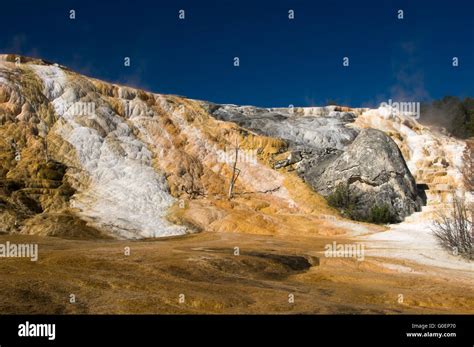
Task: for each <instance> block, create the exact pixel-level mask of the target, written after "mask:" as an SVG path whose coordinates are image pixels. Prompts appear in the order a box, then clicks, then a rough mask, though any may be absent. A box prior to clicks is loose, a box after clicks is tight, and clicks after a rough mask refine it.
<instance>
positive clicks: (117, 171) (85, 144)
mask: <svg viewBox="0 0 474 347" xmlns="http://www.w3.org/2000/svg"><path fill="white" fill-rule="evenodd" d="M33 69H34V71H35V72H36V74H37V75H38V77H39V78H40V79H41V81H42V82H43V85H44V95H46V96H47V98H48V99H49V100H50V101H51V102H52V104H53V105H54V108H55V110H56V114H57V115H58V116H59V117H60V120H59V121H58V122H56V124H55V127H54V133H55V134H57V135H59V136H60V137H62V138H63V139H64V140H65V141H67V142H68V143H69V144H71V145H72V146H73V148H74V149H75V153H74V155H75V156H76V158H77V163H78V164H80V168H79V170H80V171H81V175H86V177H87V182H88V184H87V186H86V188H85V189H81V190H80V191H79V193H77V194H76V195H75V196H74V198H73V201H72V204H71V206H72V207H73V208H77V209H78V210H79V214H80V215H81V216H82V217H83V218H84V219H85V220H88V221H90V223H92V224H93V225H96V226H97V227H99V228H101V229H105V230H107V231H109V232H112V233H113V234H114V235H115V236H118V237H123V238H143V237H159V236H167V235H179V234H184V233H185V228H184V227H180V226H175V225H172V224H171V223H169V222H168V221H167V220H166V219H165V218H164V217H165V214H166V211H167V209H168V208H169V207H170V206H171V204H172V203H173V202H174V199H173V197H172V196H171V195H170V194H169V190H168V186H167V183H166V180H165V177H164V175H163V174H160V173H158V172H156V171H155V170H154V169H153V168H152V166H151V160H152V154H151V152H150V151H149V150H148V149H147V146H146V145H145V144H144V143H143V142H142V141H141V140H139V139H138V138H137V137H136V136H135V135H134V133H133V131H132V129H131V127H130V125H129V123H128V122H127V120H126V119H124V118H123V117H120V116H119V115H117V114H116V113H115V112H114V111H113V110H112V109H111V108H110V106H109V105H108V104H107V103H106V102H105V101H104V100H102V99H101V97H100V95H99V94H97V93H96V92H95V91H94V88H93V86H92V85H87V84H86V85H84V84H83V83H82V84H81V85H79V83H78V82H76V81H74V80H73V79H68V76H67V75H66V74H65V73H64V72H63V71H62V70H61V69H60V68H58V67H55V66H39V65H34V66H33ZM85 95H89V96H91V95H92V96H94V98H92V99H91V100H90V101H88V99H87V98H84V97H83V96H85ZM79 102H91V103H92V104H93V106H94V107H93V109H94V112H93V113H92V114H79V115H78V114H75V107H74V103H79ZM131 118H132V119H133V115H132V117H131ZM81 180H84V178H82V179H81Z"/></svg>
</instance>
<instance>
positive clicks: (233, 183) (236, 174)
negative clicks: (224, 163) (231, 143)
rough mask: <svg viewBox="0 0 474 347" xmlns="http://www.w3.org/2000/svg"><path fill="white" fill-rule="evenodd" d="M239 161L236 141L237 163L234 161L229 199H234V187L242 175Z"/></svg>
mask: <svg viewBox="0 0 474 347" xmlns="http://www.w3.org/2000/svg"><path fill="white" fill-rule="evenodd" d="M238 159H239V145H238V143H237V141H236V143H235V161H234V165H233V167H232V178H231V179H230V185H229V193H228V199H229V200H230V199H232V198H233V196H234V195H233V191H234V186H235V182H236V181H237V178H238V177H239V174H240V170H239V169H237V161H238Z"/></svg>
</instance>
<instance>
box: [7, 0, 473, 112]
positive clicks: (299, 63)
mask: <svg viewBox="0 0 474 347" xmlns="http://www.w3.org/2000/svg"><path fill="white" fill-rule="evenodd" d="M70 9H75V10H76V19H75V20H70V19H69V10H70ZM180 9H184V10H185V11H186V19H185V20H178V11H179V10H180ZM289 9H293V10H294V11H295V19H294V20H289V19H288V10H289ZM398 9H403V10H404V15H405V19H404V20H398V19H397V10H398ZM473 15H474V1H472V0H450V1H446V0H416V1H413V0H393V1H391V0H383V1H377V0H373V1H368V0H357V1H354V0H344V1H336V0H334V1H329V0H327V1H316V0H280V1H278V0H274V1H263V0H261V1H258V0H253V1H249V0H244V1H242V0H238V1H237V0H216V1H209V0H173V1H163V0H155V1H141V0H135V1H120V0H116V1H97V0H96V1H84V0H81V1H70V0H62V1H52V0H49V1H48V0H43V1H38V0H31V1H26V0H15V1H6V2H3V3H2V9H1V12H0V23H1V24H2V29H1V31H0V52H2V53H17V54H24V55H30V56H36V57H41V58H43V59H46V60H50V61H53V62H58V63H60V64H63V65H66V66H68V67H70V68H72V69H73V70H76V71H78V72H81V73H84V74H86V75H89V76H93V77H96V78H100V79H104V80H106V81H110V82H117V83H124V84H128V85H133V86H136V87H141V88H144V89H147V90H151V91H154V92H158V93H170V94H179V95H184V96H188V97H191V98H196V99H204V100H209V101H214V102H219V103H235V104H251V105H258V106H288V105H289V104H293V105H295V106H310V105H320V104H324V103H325V102H326V101H327V100H328V99H332V100H336V101H338V102H339V103H343V104H348V105H351V106H364V105H375V104H377V103H379V102H381V101H386V100H387V99H389V98H392V99H394V100H398V99H402V98H405V99H409V100H411V101H423V100H428V99H432V98H440V97H442V96H445V95H457V96H460V97H464V96H474V24H473V19H472V18H473ZM125 56H129V57H130V58H131V66H130V67H124V66H123V59H124V57H125ZM236 56H237V57H239V58H240V67H238V68H236V67H234V66H233V58H234V57H236ZM344 56H347V57H349V58H350V66H349V67H347V68H345V67H343V66H342V58H343V57H344ZM453 56H456V57H459V64H460V66H459V67H457V68H453V67H452V65H451V63H452V57H453Z"/></svg>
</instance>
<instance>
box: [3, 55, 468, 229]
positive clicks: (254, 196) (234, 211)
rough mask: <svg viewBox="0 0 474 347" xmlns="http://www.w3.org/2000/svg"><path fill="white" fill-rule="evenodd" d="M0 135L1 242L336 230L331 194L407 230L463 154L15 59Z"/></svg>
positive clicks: (348, 118)
mask: <svg viewBox="0 0 474 347" xmlns="http://www.w3.org/2000/svg"><path fill="white" fill-rule="evenodd" d="M377 129H379V130H377ZM380 130H382V131H380ZM0 135H1V136H0V156H1V157H2V161H1V167H0V226H1V228H2V230H1V231H3V232H6V233H22V234H39V235H57V236H63V237H74V238H90V237H100V238H108V237H115V238H146V237H160V236H170V235H181V234H185V233H187V232H194V231H201V230H210V231H228V232H250V233H262V234H275V233H278V234H286V233H292V234H294V233H301V234H328V233H329V234H331V233H333V234H334V233H336V234H338V233H345V232H347V229H348V225H349V226H351V225H352V227H350V228H351V229H352V230H353V229H354V228H355V227H354V225H355V224H350V223H349V222H346V221H344V222H343V223H341V217H340V216H339V213H338V211H336V210H334V209H332V208H330V207H328V205H327V203H326V200H325V199H324V198H323V196H327V195H329V194H331V193H332V192H333V191H334V189H335V188H336V186H337V185H338V184H339V183H344V184H347V185H348V187H349V190H350V191H351V194H353V195H354V196H355V197H356V201H357V206H356V208H357V209H358V210H359V212H360V214H364V213H367V211H369V210H370V208H371V207H373V206H382V205H383V206H387V207H388V208H389V209H390V211H391V213H392V214H393V215H394V216H395V217H396V220H397V221H402V220H404V219H405V218H406V217H407V216H409V215H411V214H412V213H414V212H415V211H420V209H421V207H422V205H423V203H424V202H425V200H426V198H427V199H428V204H434V203H435V202H434V201H435V199H438V198H439V199H440V203H441V202H443V201H444V200H443V193H441V192H443V191H447V190H450V189H453V188H454V189H458V188H459V189H460V186H459V184H460V183H459V182H460V179H459V166H460V165H462V162H461V161H460V155H462V150H463V147H464V144H463V142H462V141H457V140H454V139H451V138H448V137H446V136H444V135H438V134H435V133H433V132H431V131H430V130H429V129H428V128H425V127H422V126H421V125H419V124H418V123H417V122H416V121H414V120H411V119H408V118H407V119H402V118H399V119H388V118H387V117H383V114H382V113H381V112H380V111H379V110H366V109H348V108H341V107H327V108H289V109H261V108H255V107H242V106H234V105H216V104H212V103H209V102H203V101H198V100H191V99H187V98H183V97H177V96H172V95H160V94H152V93H148V92H145V91H143V90H138V89H134V88H129V87H125V86H119V85H114V84H110V83H105V82H103V81H99V80H96V79H92V78H88V77H85V76H81V75H79V74H76V73H74V72H72V71H70V70H68V69H67V68H65V67H62V66H58V65H57V64H50V63H47V62H44V61H41V60H36V59H29V58H25V57H17V56H13V55H3V56H0ZM236 146H237V147H238V148H239V149H238V153H239V154H238V155H239V156H238V158H239V159H238V163H237V168H238V173H239V174H238V178H237V180H236V186H235V189H234V194H233V198H232V199H230V200H229V199H228V190H229V183H230V180H231V177H232V168H233V162H234V160H235V154H234V153H235V147H236ZM412 174H413V175H412ZM423 189H428V190H427V192H426V196H425V195H424V193H423ZM348 223H349V224H348ZM341 225H344V226H341ZM369 228H370V227H369Z"/></svg>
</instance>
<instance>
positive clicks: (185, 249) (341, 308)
mask: <svg viewBox="0 0 474 347" xmlns="http://www.w3.org/2000/svg"><path fill="white" fill-rule="evenodd" d="M334 239H335V237H334V236H333V237H331V239H325V238H324V237H293V238H292V237H289V236H285V237H281V236H268V235H250V234H241V233H215V232H204V233H199V234H194V235H189V236H185V237H180V238H170V239H161V240H150V241H111V240H95V241H77V240H65V239H59V238H53V237H41V236H33V235H29V236H21V235H15V236H14V235H2V236H0V243H5V242H6V241H10V242H15V243H22V242H23V243H31V242H37V243H38V244H39V260H38V261H37V262H31V261H30V260H29V259H24V258H23V259H22V258H15V259H14V258H0V273H1V276H0V312H1V313H3V314H12V313H16V314H19V313H26V314H29V313H33V314H36V313H59V314H82V313H91V314H107V313H109V314H110V313H118V314H125V313H132V314H135V313H178V314H180V313H224V314H244V313H250V314H256V313H285V314H286V313H303V314H312V313H316V314H324V313H336V314H337V313H344V314H346V313H348V314H355V313H387V314H392V313H471V314H472V313H474V291H473V289H472V283H469V282H468V281H464V280H461V278H462V276H459V278H460V280H455V279H456V277H457V275H456V272H455V271H450V272H447V271H443V270H441V269H435V268H427V267H426V266H424V267H421V266H420V265H417V264H410V263H408V262H402V261H400V262H397V261H394V260H389V259H382V258H369V257H366V258H365V260H364V261H361V262H357V261H356V260H355V259H342V258H338V259H331V258H325V257H322V254H321V253H320V252H321V251H322V250H323V249H324V245H325V244H326V243H331V242H332V241H333V240H334ZM337 240H338V242H341V243H343V242H345V241H347V240H344V239H342V238H339V239H337ZM127 246H129V247H130V248H131V255H130V256H125V255H124V247H127ZM234 247H239V250H240V255H239V256H235V255H234ZM386 263H391V264H398V265H402V266H403V267H405V268H406V267H409V268H411V269H412V270H413V272H408V273H401V272H398V271H396V270H390V269H388V268H387V267H385V266H384V264H386ZM70 294H75V295H76V298H77V302H76V303H75V304H71V303H69V295H70ZM180 294H184V295H185V302H184V303H179V295H180ZM289 294H293V295H294V299H295V302H294V303H293V304H292V303H289V302H288V295H289ZM400 294H402V295H403V303H399V301H398V299H399V295H400Z"/></svg>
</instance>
